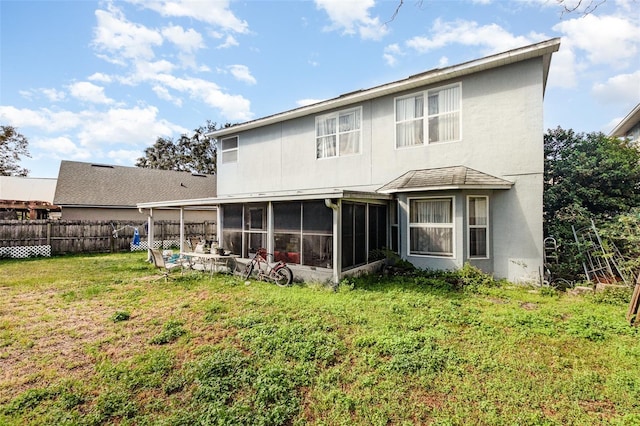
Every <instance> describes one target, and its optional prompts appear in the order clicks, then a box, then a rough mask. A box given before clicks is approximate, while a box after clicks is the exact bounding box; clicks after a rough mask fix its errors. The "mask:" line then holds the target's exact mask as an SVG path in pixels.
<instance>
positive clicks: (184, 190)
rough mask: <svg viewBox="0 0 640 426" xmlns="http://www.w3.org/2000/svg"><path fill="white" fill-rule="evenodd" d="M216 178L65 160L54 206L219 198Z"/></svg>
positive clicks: (124, 205) (94, 205) (134, 204)
mask: <svg viewBox="0 0 640 426" xmlns="http://www.w3.org/2000/svg"><path fill="white" fill-rule="evenodd" d="M216 188H217V185H216V177H215V176H214V175H199V174H191V173H189V172H175V171H171V170H157V169H144V168H140V167H124V166H113V165H105V164H92V163H81V162H77V161H62V162H61V163H60V171H59V173H58V184H57V186H56V193H55V196H54V200H53V201H54V204H56V205H59V206H76V207H80V206H82V207H87V206H93V207H131V208H135V207H136V204H138V203H142V202H153V201H167V200H184V199H191V198H204V197H215V196H216Z"/></svg>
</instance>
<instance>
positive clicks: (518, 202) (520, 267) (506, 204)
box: [491, 174, 543, 282]
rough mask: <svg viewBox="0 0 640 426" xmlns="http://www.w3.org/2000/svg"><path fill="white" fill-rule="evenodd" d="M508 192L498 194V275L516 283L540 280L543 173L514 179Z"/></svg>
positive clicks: (495, 239)
mask: <svg viewBox="0 0 640 426" xmlns="http://www.w3.org/2000/svg"><path fill="white" fill-rule="evenodd" d="M508 178H509V179H510V180H512V181H513V182H515V185H514V186H513V188H512V189H510V190H508V191H494V196H493V199H492V201H493V206H492V213H493V218H492V220H491V221H492V224H493V228H492V238H493V247H494V249H493V257H494V266H493V267H494V274H495V275H496V276H497V277H500V278H507V279H509V280H510V281H513V282H530V281H534V280H537V278H538V274H539V272H540V271H541V269H540V268H541V267H542V255H543V253H542V250H543V248H542V244H543V243H542V240H543V231H542V191H543V180H542V174H531V175H523V176H510V177H508Z"/></svg>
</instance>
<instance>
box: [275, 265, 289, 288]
mask: <svg viewBox="0 0 640 426" xmlns="http://www.w3.org/2000/svg"><path fill="white" fill-rule="evenodd" d="M273 277H274V279H275V282H276V284H278V285H279V286H280V287H287V286H289V285H291V282H292V281H293V272H291V269H289V268H287V267H286V266H283V267H282V268H280V269H278V270H277V271H275V272H274V273H273Z"/></svg>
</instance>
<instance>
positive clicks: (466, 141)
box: [138, 39, 560, 283]
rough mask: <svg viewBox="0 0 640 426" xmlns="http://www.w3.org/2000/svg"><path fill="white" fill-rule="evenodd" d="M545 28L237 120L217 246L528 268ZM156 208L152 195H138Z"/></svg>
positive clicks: (326, 259)
mask: <svg viewBox="0 0 640 426" xmlns="http://www.w3.org/2000/svg"><path fill="white" fill-rule="evenodd" d="M559 46H560V40H559V39H552V40H548V41H545V42H542V43H537V44H534V45H530V46H526V47H522V48H519V49H515V50H511V51H507V52H504V53H500V54H496V55H492V56H488V57H485V58H481V59H477V60H473V61H470V62H466V63H462V64H459V65H454V66H450V67H446V68H442V69H435V70H431V71H427V72H424V73H421V74H417V75H413V76H411V77H408V78H406V79H403V80H399V81H394V82H391V83H388V84H383V85H380V86H376V87H373V88H370V89H366V90H358V91H355V92H351V93H347V94H345V95H342V96H339V97H337V98H334V99H330V100H326V101H322V102H319V103H316V104H313V105H309V106H305V107H301V108H296V109H293V110H290V111H285V112H282V113H278V114H274V115H271V116H267V117H264V118H260V119H257V120H253V121H249V122H245V123H241V124H238V125H235V126H231V127H228V128H225V129H222V130H218V131H215V132H213V133H212V134H211V136H212V137H215V138H216V139H217V140H218V149H219V154H218V164H217V170H218V179H217V185H218V188H217V197H216V198H215V199H210V200H193V201H192V202H189V203H185V202H184V201H182V202H181V201H176V202H175V203H173V204H172V205H173V206H184V205H192V204H193V203H196V202H197V203H212V204H215V205H217V206H218V207H219V208H218V215H219V220H218V223H219V229H218V231H219V237H221V238H220V243H221V245H222V246H223V247H225V248H229V249H231V250H232V251H233V252H234V253H236V254H238V255H241V256H242V257H244V258H248V257H250V256H251V253H252V252H254V251H255V250H256V249H257V248H259V247H266V248H267V249H268V251H269V252H270V253H274V255H275V257H276V259H279V258H281V259H284V260H286V261H287V262H288V263H289V264H290V265H292V266H293V268H292V269H294V273H295V274H296V276H303V277H304V276H308V275H314V274H315V276H316V277H323V276H324V277H325V278H326V279H330V280H331V281H332V282H334V283H337V282H339V281H340V279H341V278H342V277H343V276H344V275H347V274H352V273H357V272H359V271H362V270H365V269H367V268H369V267H370V266H371V265H372V264H375V262H376V261H378V259H379V258H380V257H379V254H380V250H381V249H391V250H393V251H395V252H397V253H398V254H399V255H400V256H401V257H402V258H404V259H406V260H408V261H410V262H411V263H413V264H414V265H416V266H417V267H420V268H431V269H453V268H459V267H461V266H462V265H463V264H464V263H465V262H470V263H471V264H473V265H476V266H478V267H479V268H481V269H482V270H484V271H486V272H488V273H493V274H494V275H495V276H496V277H505V278H508V279H510V280H513V281H523V280H537V279H538V276H539V272H540V268H541V267H542V257H543V247H542V240H543V234H542V191H543V96H544V92H545V86H546V81H547V75H548V71H549V65H550V61H551V56H552V54H553V53H554V52H556V51H557V50H558V49H559ZM166 204H167V203H164V204H163V205H166ZM138 206H139V207H141V208H153V207H157V206H159V205H156V204H139V205H138Z"/></svg>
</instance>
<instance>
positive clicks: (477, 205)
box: [467, 195, 489, 259]
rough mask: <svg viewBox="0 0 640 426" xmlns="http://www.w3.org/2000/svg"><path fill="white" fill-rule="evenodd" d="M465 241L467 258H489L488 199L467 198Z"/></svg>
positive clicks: (478, 197)
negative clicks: (466, 243)
mask: <svg viewBox="0 0 640 426" xmlns="http://www.w3.org/2000/svg"><path fill="white" fill-rule="evenodd" d="M467 216H468V217H467V241H468V246H469V250H468V255H469V258H476V259H486V258H488V257H489V197H486V196H475V195H473V196H468V197H467Z"/></svg>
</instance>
